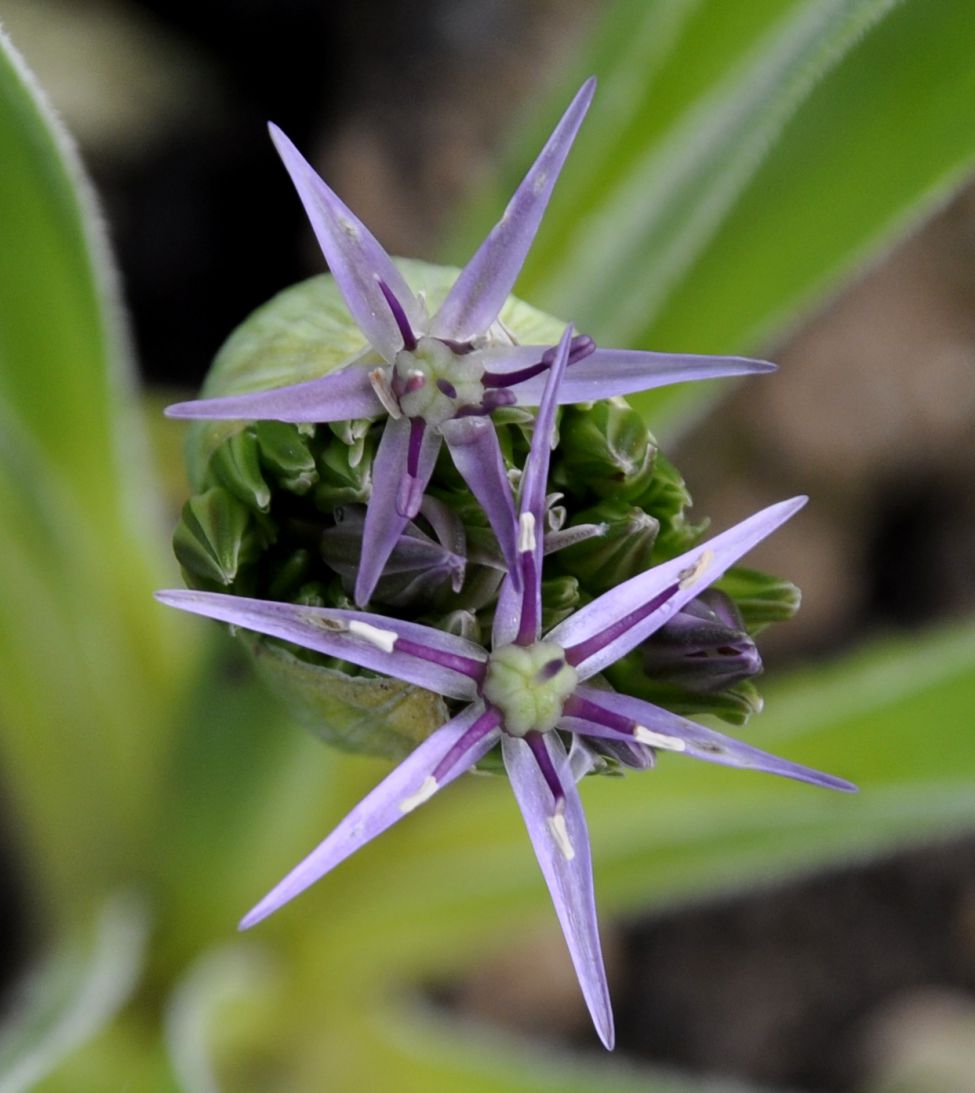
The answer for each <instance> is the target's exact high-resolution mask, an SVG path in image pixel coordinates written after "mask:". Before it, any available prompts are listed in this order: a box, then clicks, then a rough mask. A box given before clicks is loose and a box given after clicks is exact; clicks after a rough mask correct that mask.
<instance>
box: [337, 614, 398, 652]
mask: <svg viewBox="0 0 975 1093" xmlns="http://www.w3.org/2000/svg"><path fill="white" fill-rule="evenodd" d="M349 633H350V634H351V635H352V636H353V637H356V638H362V640H363V641H368V642H369V644H370V645H375V647H376V648H377V649H381V650H382V651H383V652H384V653H391V652H392V651H393V650H394V649H395V648H396V642H397V641H398V640H399V634H397V633H396V632H395V631H393V630H383V629H380V627H378V626H373V625H372V623H368V622H359V620H358V619H353V620H352V622H350V623H349Z"/></svg>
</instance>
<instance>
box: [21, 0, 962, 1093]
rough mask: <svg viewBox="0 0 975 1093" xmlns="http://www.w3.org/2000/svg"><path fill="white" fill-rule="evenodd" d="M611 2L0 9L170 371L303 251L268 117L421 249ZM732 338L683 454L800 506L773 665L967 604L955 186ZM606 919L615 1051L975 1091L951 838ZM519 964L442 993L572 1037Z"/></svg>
mask: <svg viewBox="0 0 975 1093" xmlns="http://www.w3.org/2000/svg"><path fill="white" fill-rule="evenodd" d="M606 8H607V4H606V2H605V0H571V2H570V0H563V2H560V3H556V2H555V0H411V2H410V3H397V2H393V0H388V2H383V0H358V2H356V3H354V4H336V3H327V2H323V0H237V2H234V3H231V2H229V0H227V2H223V3H219V2H199V0H196V2H193V3H190V2H178V0H175V2H162V0H155V2H153V0H142V2H137V0H113V2H90V0H89V2H81V0H78V2H76V3H71V2H66V0H60V2H59V0H3V4H2V8H0V15H2V18H3V20H4V22H5V23H6V25H7V28H8V30H9V32H10V34H11V36H12V37H13V39H14V40H15V41H16V42H17V43H18V44H19V46H20V48H21V49H22V50H23V52H24V53H25V55H26V57H27V59H28V61H29V63H30V64H31V65H32V66H33V68H34V69H35V71H36V72H37V73H38V75H39V78H40V80H41V82H42V84H43V85H44V86H45V87H46V89H47V91H48V93H49V95H50V97H51V98H52V100H53V101H54V104H55V106H56V107H57V108H58V109H59V110H60V111H61V113H62V114H63V115H64V117H65V120H66V122H67V124H68V126H69V127H70V129H71V130H72V131H73V132H74V133H75V135H76V136H77V138H78V140H79V142H80V144H81V147H82V152H83V155H84V157H85V160H86V162H87V164H88V166H89V169H90V171H91V173H92V175H93V177H94V181H95V185H96V187H97V189H98V191H99V193H100V195H101V198H102V202H103V205H104V208H105V212H106V216H107V218H108V221H109V225H110V231H111V235H112V238H113V240H114V244H115V247H116V251H117V254H118V258H119V262H120V265H121V270H122V276H123V280H124V286H125V293H126V298H127V301H128V303H129V305H130V307H131V311H132V321H133V324H134V330H135V337H136V341H137V346H138V355H139V362H140V366H141V368H142V371H143V375H144V376H145V378H146V380H147V381H148V382H149V383H151V384H153V385H157V386H165V387H169V388H172V387H181V388H186V389H190V390H192V389H195V388H196V387H197V386H198V385H199V383H200V381H201V379H202V377H203V375H204V372H205V370H206V368H207V366H208V364H209V362H210V360H211V359H212V357H213V355H214V353H215V351H216V350H217V348H218V347H219V345H220V343H221V342H222V341H223V339H224V338H225V337H226V335H227V334H228V333H229V331H230V330H231V329H232V328H233V327H234V326H235V325H236V324H237V323H238V322H239V321H240V320H241V319H242V318H243V317H244V316H245V315H247V313H248V312H249V311H250V310H252V309H253V308H254V307H255V306H257V305H258V304H260V303H262V302H263V301H264V300H266V299H267V298H268V297H269V296H271V295H272V294H273V293H274V292H276V291H277V290H278V289H280V288H282V287H284V286H285V285H287V284H290V283H292V282H293V281H296V280H298V279H300V278H302V277H304V276H307V275H309V274H311V273H314V272H317V271H318V270H319V269H320V268H321V260H320V256H319V254H318V251H317V248H316V247H315V244H314V240H313V238H312V235H311V233H310V231H309V230H308V228H307V225H306V222H305V219H304V214H303V212H302V210H301V207H300V205H299V202H298V200H297V198H296V197H295V195H294V194H293V192H292V189H291V185H290V183H289V181H288V179H287V177H286V175H285V173H284V170H283V169H282V167H281V166H280V164H279V162H278V160H277V157H276V156H275V155H274V153H273V150H272V148H271V145H270V142H269V141H268V140H267V138H266V134H265V129H264V126H265V123H266V122H267V120H269V119H273V120H275V121H276V122H278V123H279V124H280V125H281V126H282V127H283V128H284V129H285V130H286V131H287V132H288V133H289V135H290V136H291V137H292V138H293V139H294V140H295V142H296V143H297V144H298V146H299V147H300V148H301V149H302V150H303V151H304V152H305V153H306V154H307V155H308V156H309V158H310V159H311V160H312V161H313V162H314V163H315V164H316V166H318V167H319V168H320V170H321V171H322V173H323V174H324V175H325V176H326V177H327V178H328V180H329V182H330V183H331V185H332V186H333V187H334V188H335V189H336V190H337V191H338V192H339V193H341V194H342V195H343V197H345V198H346V199H347V200H348V201H349V203H350V204H351V205H352V206H353V207H354V208H355V210H356V211H357V213H359V214H360V215H361V216H362V218H363V219H364V220H365V221H366V222H367V223H368V224H369V225H370V227H371V228H372V229H373V230H374V231H375V233H376V234H377V236H378V237H379V238H380V239H381V240H382V241H383V243H384V244H385V245H386V247H387V248H388V249H389V250H390V251H391V252H393V253H401V254H408V255H413V256H418V257H425V258H436V257H437V256H438V254H440V253H441V252H442V242H441V241H442V238H443V236H444V233H445V230H446V228H447V226H448V224H449V222H450V218H451V215H452V213H453V212H454V210H455V209H456V208H457V207H458V205H459V203H460V202H461V201H462V200H463V198H464V196H465V195H466V194H467V193H468V192H470V190H471V189H472V188H473V187H475V186H476V185H477V182H478V180H479V178H481V177H483V176H484V174H485V173H486V172H487V170H488V169H489V166H490V164H491V162H492V157H493V156H495V155H496V153H497V150H498V149H499V147H500V146H501V144H502V142H503V139H504V133H505V130H506V127H507V126H509V125H511V124H512V123H513V122H516V121H517V119H518V118H520V117H525V116H527V114H528V113H529V112H530V110H531V108H532V103H533V100H534V99H535V98H536V97H537V96H538V94H539V93H540V90H541V89H542V88H544V87H545V86H546V84H547V83H548V82H550V81H551V79H552V77H553V75H554V74H555V73H556V72H557V71H558V69H559V66H560V65H562V64H564V63H565V62H566V60H567V59H568V58H569V57H570V56H571V54H572V51H573V49H574V48H575V47H576V45H577V44H578V43H579V42H580V41H582V40H583V38H584V37H585V36H586V34H587V33H588V31H589V29H590V28H591V26H592V25H593V22H594V21H595V20H596V19H597V18H599V17H600V15H602V14H603V12H604V10H605V9H606ZM659 348H661V349H677V350H692V349H693V348H694V347H693V346H661V347H659ZM753 348H754V349H756V350H761V351H763V352H767V353H771V354H774V356H775V359H777V360H778V361H779V362H780V363H781V365H782V370H781V372H780V374H779V375H778V376H777V377H776V379H775V382H774V383H763V384H749V385H747V386H745V387H742V388H740V389H739V391H738V392H737V393H736V394H735V395H733V396H732V398H731V399H730V400H729V401H728V402H727V403H725V404H724V405H723V406H722V408H721V409H720V410H719V412H718V414H717V415H716V416H715V418H713V419H712V420H711V421H710V422H709V423H708V424H707V426H706V429H707V434H706V435H707V442H706V444H705V443H701V438H700V435H698V437H697V438H696V439H695V438H694V437H690V438H688V440H687V441H686V442H683V443H682V444H681V445H680V447H679V450H678V451H677V452H676V456H677V459H678V461H679V463H680V466H681V468H682V470H683V471H684V473H685V475H686V477H687V478H688V482H689V485H690V487H691V489H692V492H693V493H694V495H695V498H696V500H697V502H698V511H700V512H702V513H707V514H709V515H710V516H711V517H712V518H713V521H714V524H715V526H718V527H720V526H726V525H727V524H730V523H731V522H733V521H734V520H735V519H738V518H739V517H740V516H741V514H742V513H743V512H747V511H751V510H753V509H756V508H758V507H759V506H760V505H762V504H764V503H767V502H768V500H769V499H770V498H772V497H776V496H786V495H788V494H789V493H794V492H798V491H802V492H808V493H810V494H812V495H814V498H815V501H816V504H815V505H813V506H810V508H809V510H808V512H807V513H806V514H805V515H804V517H803V520H802V521H801V524H800V523H798V522H797V523H796V524H795V525H794V526H789V527H787V528H785V529H784V530H783V532H782V533H781V534H779V535H778V536H776V537H775V538H774V539H773V541H772V542H770V543H769V544H768V546H767V548H766V549H765V550H764V553H763V554H762V555H761V557H760V558H757V562H758V563H759V564H763V565H765V566H766V567H767V568H770V569H772V570H774V571H779V572H782V573H785V574H788V575H789V576H791V577H794V578H795V579H796V580H797V581H798V582H799V583H800V585H801V586H802V587H803V589H804V592H805V603H804V608H803V611H802V612H801V613H800V616H799V618H798V619H797V620H796V621H795V622H794V623H792V624H790V625H789V626H788V627H785V628H782V629H781V631H780V632H779V633H777V634H773V635H770V637H771V639H772V640H771V641H770V642H769V643H768V644H767V645H766V646H765V651H766V653H767V657H766V659H767V662H769V663H771V664H772V665H782V664H785V663H788V662H797V661H799V660H808V659H809V658H811V657H813V658H815V657H826V656H830V655H833V654H836V653H838V652H839V651H841V650H843V649H847V648H850V647H852V646H854V645H856V644H857V643H859V642H860V641H862V640H863V639H864V638H866V637H868V636H871V635H874V634H877V633H882V632H885V631H889V630H896V629H903V628H913V627H915V626H918V625H920V624H923V623H928V622H931V621H934V620H937V619H944V618H949V617H961V616H963V615H965V614H969V613H970V612H971V611H972V608H973V607H975V490H973V488H972V482H973V481H975V433H973V429H972V422H973V420H975V196H973V194H972V193H971V192H968V193H963V194H962V195H961V196H959V197H957V198H956V199H955V200H954V201H952V202H951V204H949V205H948V206H947V207H946V208H945V209H943V210H942V211H941V212H940V213H939V214H938V215H937V216H936V217H935V219H934V220H933V222H932V223H930V224H929V225H928V226H927V227H926V228H925V229H924V230H923V231H921V232H920V233H919V234H917V235H915V236H914V237H913V238H912V239H910V240H908V241H907V242H905V243H903V244H901V245H899V246H898V247H896V248H895V249H894V251H893V252H892V253H890V254H889V255H887V256H886V257H885V258H884V259H883V261H882V262H881V263H879V264H878V265H877V266H876V267H875V268H874V269H872V270H869V271H867V272H866V273H865V275H864V276H863V277H862V278H861V279H860V280H859V282H858V283H857V284H855V285H853V286H852V287H850V288H849V289H848V290H847V291H846V292H844V293H843V294H842V296H840V297H839V298H837V299H835V300H833V301H832V302H830V303H829V304H828V305H827V306H826V307H825V308H824V309H823V310H822V312H821V313H820V314H819V315H817V316H815V317H814V318H813V319H812V320H811V321H810V322H809V323H808V324H807V325H806V326H805V327H804V328H803V329H801V330H799V331H797V332H796V333H795V334H794V335H793V336H792V337H791V338H790V339H789V341H788V342H787V343H785V344H782V345H779V346H773V347H753ZM918 731H919V732H923V731H924V726H919V727H918ZM611 932H612V933H613V937H612V942H613V945H612V952H613V954H614V963H615V967H616V973H615V975H616V979H615V984H616V985H615V990H616V993H617V995H618V1009H619V1018H620V1026H621V1029H620V1031H621V1048H622V1050H624V1051H629V1052H631V1053H633V1054H637V1055H643V1056H646V1057H651V1058H654V1059H657V1060H664V1061H670V1062H672V1063H674V1064H676V1065H680V1066H687V1067H691V1068H698V1069H704V1070H710V1071H722V1070H723V1071H728V1072H731V1073H734V1074H737V1075H739V1076H742V1077H750V1078H752V1079H754V1080H760V1081H764V1082H768V1083H786V1084H792V1085H797V1086H801V1087H803V1088H807V1089H817V1090H818V1089H822V1090H842V1089H852V1088H867V1087H868V1086H869V1087H870V1088H877V1089H881V1088H883V1089H884V1090H886V1089H888V1088H891V1089H893V1088H895V1087H894V1086H889V1087H888V1086H886V1085H882V1083H881V1084H877V1085H876V1086H871V1085H870V1082H871V1081H873V1080H874V1079H873V1078H871V1075H874V1076H875V1077H876V1075H877V1074H879V1073H880V1072H881V1071H882V1070H883V1068H884V1067H888V1069H889V1067H890V1065H892V1064H890V1058H891V1052H892V1051H893V1052H894V1054H895V1055H896V1053H897V1052H900V1053H901V1054H902V1055H905V1056H910V1053H911V1052H912V1051H914V1052H923V1051H927V1050H933V1049H932V1047H931V1045H932V1044H934V1045H935V1048H934V1049H936V1050H939V1051H941V1053H942V1055H943V1056H944V1058H945V1060H946V1065H952V1066H954V1065H955V1063H954V1061H953V1060H954V1059H955V1056H956V1055H957V1056H958V1058H959V1059H960V1060H961V1061H960V1062H958V1063H957V1066H956V1071H957V1073H958V1074H961V1075H962V1077H961V1078H960V1079H959V1081H961V1083H962V1084H946V1085H945V1087H944V1088H945V1090H946V1091H948V1090H951V1091H963V1093H964V1091H965V1090H969V1091H975V1076H973V1077H972V1078H971V1084H970V1085H968V1086H966V1085H965V1084H964V1081H965V1079H964V1075H965V1074H966V1073H967V1074H970V1075H975V1053H973V1051H972V1049H971V1045H972V1044H973V1043H975V1016H973V1015H975V1002H973V993H972V992H973V991H975V849H973V845H972V844H971V843H966V844H957V845H954V846H951V847H944V848H938V849H936V850H930V851H926V852H925V853H924V854H917V853H914V854H912V855H910V856H905V857H904V858H902V859H896V860H892V861H889V862H884V863H876V864H873V865H871V866H870V867H869V868H863V869H859V870H854V869H849V870H847V871H846V872H845V873H843V874H842V875H839V876H834V877H830V878H827V879H826V880H823V881H816V882H807V883H805V884H802V885H793V886H790V887H789V888H787V889H783V890H782V891H781V892H767V893H761V894H760V895H758V896H753V897H750V898H748V899H740V900H738V901H737V902H736V903H735V904H733V905H728V906H722V907H714V908H704V909H700V910H698V911H695V912H694V913H693V914H685V915H681V916H677V917H675V918H673V919H669V920H662V921H654V922H639V921H634V922H629V923H623V924H617V927H616V928H615V930H613V931H611ZM533 944H534V943H533ZM552 944H553V945H561V941H560V940H559V939H557V938H553V941H552ZM535 949H536V952H535V956H536V960H537V953H538V948H537V946H535ZM536 966H537V965H536ZM518 968H519V954H518V953H515V954H514V955H513V957H512V962H511V964H510V966H506V967H502V968H501V969H497V968H495V969H485V970H484V973H483V975H482V976H475V977H474V978H473V979H472V981H470V982H468V983H464V984H446V985H438V994H439V996H440V997H441V998H443V999H445V1000H447V1001H448V1002H449V1004H451V1005H454V1006H458V1007H462V1008H464V1009H467V1010H470V1011H472V1012H475V1013H477V1014H481V1015H483V1014H487V1015H489V1016H491V1017H492V1018H493V1019H495V1020H500V1021H504V1020H508V1021H512V1022H514V1023H517V1024H519V1025H520V1026H521V1027H525V1025H526V1024H528V1025H531V1024H532V1022H533V1019H534V1020H535V1023H536V1024H543V1025H544V1027H541V1028H539V1032H540V1033H541V1034H546V1035H550V1036H551V1035H556V1036H565V1037H572V1036H574V1035H576V1034H580V1035H582V1034H583V1026H581V1025H580V1024H579V1023H578V1021H577V1012H578V1010H577V1007H576V1005H575V1003H574V1001H571V1002H569V1003H567V1004H566V1005H564V1006H562V1007H561V1008H560V999H572V1000H574V997H575V986H574V983H572V982H567V983H562V982H561V980H560V978H559V976H558V975H552V976H550V977H547V978H544V981H533V982H531V983H527V982H525V980H524V976H521V977H519V975H518ZM536 978H537V977H536ZM538 1014H544V1015H545V1021H544V1022H539V1021H538V1020H537V1015H538ZM560 1014H562V1015H564V1016H560ZM931 1030H934V1031H931ZM939 1037H940V1038H941V1039H940V1040H939ZM966 1043H968V1045H969V1053H968V1055H966V1054H965V1044H966ZM938 1044H941V1045H942V1046H941V1047H940V1048H939V1047H937V1045H938ZM878 1045H879V1046H878ZM891 1045H895V1046H896V1050H895V1048H894V1047H892V1046H891ZM878 1059H882V1060H884V1061H883V1062H882V1063H878V1062H877V1060H878ZM969 1066H970V1067H971V1069H970V1070H966V1068H967V1067H969ZM872 1068H873V1069H872ZM876 1068H880V1069H879V1070H878V1069H876ZM952 1073H955V1071H952ZM876 1080H877V1082H878V1083H880V1082H881V1078H879V1077H878V1078H876ZM947 1081H948V1079H946V1082H947ZM951 1081H954V1078H952V1079H951ZM864 1083H866V1084H864ZM898 1088H899V1087H898ZM904 1088H906V1087H904Z"/></svg>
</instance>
